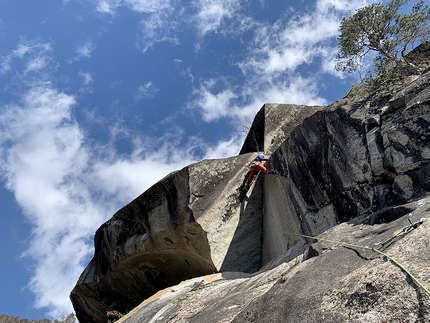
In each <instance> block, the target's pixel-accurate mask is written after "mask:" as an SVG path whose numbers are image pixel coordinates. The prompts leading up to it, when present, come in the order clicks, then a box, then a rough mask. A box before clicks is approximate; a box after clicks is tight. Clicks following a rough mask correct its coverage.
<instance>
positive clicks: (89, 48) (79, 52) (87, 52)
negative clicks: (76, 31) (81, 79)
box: [73, 41, 95, 61]
mask: <svg viewBox="0 0 430 323" xmlns="http://www.w3.org/2000/svg"><path fill="white" fill-rule="evenodd" d="M94 49H95V44H94V43H93V42H92V41H86V42H85V43H82V44H79V45H76V46H75V49H74V53H75V57H74V58H73V61H79V60H81V59H82V58H90V57H91V54H92V52H93V50H94Z"/></svg>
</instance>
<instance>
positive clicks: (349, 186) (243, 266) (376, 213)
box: [71, 45, 430, 323]
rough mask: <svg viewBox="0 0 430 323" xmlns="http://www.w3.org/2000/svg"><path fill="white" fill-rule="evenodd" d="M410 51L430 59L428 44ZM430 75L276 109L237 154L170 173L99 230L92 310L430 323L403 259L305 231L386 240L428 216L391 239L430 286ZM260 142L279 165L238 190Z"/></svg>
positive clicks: (90, 289)
mask: <svg viewBox="0 0 430 323" xmlns="http://www.w3.org/2000/svg"><path fill="white" fill-rule="evenodd" d="M426 53H427V54H428V55H426ZM411 55H412V56H413V57H415V59H417V60H418V61H419V62H421V61H422V62H424V63H422V64H421V65H422V66H424V68H427V67H426V66H428V64H427V63H426V62H427V61H425V59H426V58H427V57H430V50H429V47H428V46H427V45H426V46H422V47H420V48H419V49H418V50H416V51H414V52H413V53H412V54H411ZM414 55H415V56H414ZM416 62H417V61H416ZM426 64H427V65H426ZM429 85H430V72H429V71H427V72H424V73H423V74H422V75H420V76H409V77H406V78H405V79H404V81H403V84H398V85H395V86H392V87H391V89H390V91H386V90H377V91H374V92H372V93H366V94H362V95H356V96H355V97H351V96H347V97H346V98H345V99H343V100H340V101H338V102H336V103H334V104H332V105H330V106H327V107H306V106H297V105H283V104H266V105H265V106H263V108H262V109H261V110H260V112H259V113H258V114H257V115H256V118H255V120H254V123H253V124H252V127H251V129H250V131H249V134H248V136H247V138H246V139H245V142H244V145H243V147H242V150H241V153H240V154H239V155H238V156H236V157H231V158H227V159H220V160H205V161H202V162H200V163H197V164H192V165H189V166H188V167H185V168H184V169H182V170H180V171H178V172H175V173H172V174H170V175H169V176H167V177H165V178H164V179H162V180H161V181H160V182H158V183H157V184H155V185H154V186H153V187H151V188H150V189H148V190H147V191H146V192H144V193H143V194H142V195H141V196H139V197H138V198H136V199H135V200H134V201H132V202H131V203H130V204H128V205H127V206H125V207H124V208H122V209H121V210H119V211H118V212H117V213H116V214H115V215H114V216H113V217H112V219H111V220H109V221H108V222H106V223H105V224H103V225H102V226H101V227H100V229H99V230H98V231H97V233H96V236H95V255H94V258H93V260H92V261H91V262H90V264H89V265H88V266H87V268H86V269H85V271H84V272H83V273H82V275H81V277H80V279H79V281H78V282H77V285H76V287H75V288H74V290H73V291H72V293H71V299H72V302H73V305H74V308H75V310H76V315H77V317H78V319H79V321H80V322H81V323H87V322H88V323H89V322H100V323H101V322H106V321H107V319H106V312H107V311H111V310H116V311H119V312H122V313H126V312H128V311H130V310H132V309H133V308H135V307H136V306H137V305H138V307H137V308H136V309H135V310H133V312H131V313H130V314H129V315H127V316H125V317H124V318H122V320H123V322H129V323H131V322H151V323H154V322H319V321H324V322H342V321H345V322H346V321H348V320H350V321H351V322H362V321H363V322H366V321H367V322H382V321H386V322H425V321H426V320H430V317H429V311H428V308H429V305H430V303H429V296H428V294H426V293H425V292H423V289H422V288H420V287H417V285H416V284H415V283H414V282H413V281H412V280H411V278H410V277H409V276H408V275H406V274H405V273H404V272H403V271H402V270H400V269H399V268H398V267H397V266H395V265H394V264H393V263H391V262H390V261H386V259H384V258H382V257H381V256H380V255H379V254H375V253H374V252H372V251H370V250H362V249H360V248H358V247H352V246H349V247H342V246H336V244H333V243H328V242H323V241H320V242H318V243H315V241H313V240H311V239H308V238H304V237H303V235H309V236H316V235H320V234H321V237H324V238H325V239H329V240H334V241H344V242H348V243H352V244H358V245H363V246H374V245H375V244H377V246H380V245H379V244H378V243H382V242H384V241H387V239H390V238H392V237H394V236H396V234H398V233H399V232H402V229H403V228H405V227H406V226H408V225H409V224H410V223H411V222H417V223H418V222H419V220H420V219H421V218H423V219H424V220H423V221H421V222H419V223H418V224H416V225H415V226H414V227H411V228H410V229H408V230H410V231H408V232H407V234H406V235H404V236H403V235H401V236H398V237H396V238H393V239H392V240H389V241H390V243H386V244H385V245H384V248H383V250H384V252H387V253H389V254H390V255H392V256H393V257H395V258H397V259H398V260H399V261H400V262H402V264H403V265H405V266H406V267H408V268H411V270H412V271H413V272H414V273H415V275H417V277H419V279H420V280H421V281H422V282H423V283H424V285H427V286H429V285H430V276H429V275H430V269H429V266H430V259H429V253H428V252H427V251H428V250H427V249H428V247H429V243H428V241H430V240H429V238H430V237H429V223H428V219H427V218H428V216H429V212H430V204H429V203H430V201H429V192H430V106H429V102H430V99H429V97H430V90H429V88H430V87H429ZM259 151H261V152H265V153H266V155H268V156H269V155H271V158H270V163H269V169H270V170H273V173H271V174H260V175H258V176H257V177H256V180H255V181H254V182H253V184H252V185H251V188H250V190H249V191H248V192H247V194H246V196H245V197H244V198H243V199H242V198H239V191H238V188H239V186H240V185H241V184H242V182H243V181H244V179H245V178H246V175H247V172H248V170H249V162H250V161H251V160H252V159H253V158H254V156H255V153H256V152H259ZM311 243H313V244H312V245H310V244H311ZM189 279H191V280H189ZM180 282H182V283H181V284H180V285H176V284H178V283H180ZM166 288H167V289H166ZM154 294H155V295H154ZM145 299H146V300H145ZM144 300H145V301H144ZM142 301H144V302H143V303H141V302H142ZM139 304H140V305H139ZM381 320H382V321H381Z"/></svg>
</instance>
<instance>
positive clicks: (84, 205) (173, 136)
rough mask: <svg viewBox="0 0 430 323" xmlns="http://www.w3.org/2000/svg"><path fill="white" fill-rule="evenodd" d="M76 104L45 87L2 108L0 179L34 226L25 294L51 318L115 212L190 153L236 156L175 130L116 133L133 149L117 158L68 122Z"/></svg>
mask: <svg viewBox="0 0 430 323" xmlns="http://www.w3.org/2000/svg"><path fill="white" fill-rule="evenodd" d="M76 103H77V102H76V98H75V97H74V96H71V95H68V94H66V93H63V92H61V91H59V90H57V89H55V88H53V87H52V86H51V85H50V84H46V83H45V84H40V85H39V86H34V87H32V88H30V89H29V90H28V91H27V92H26V93H24V94H23V96H22V100H21V101H20V103H19V104H15V105H7V106H2V107H0V111H1V113H0V164H1V168H0V170H1V172H0V174H1V176H2V178H3V180H4V182H5V185H6V187H7V188H8V189H9V190H11V191H12V192H13V193H14V195H15V198H16V201H17V203H18V204H19V205H20V206H21V207H22V209H23V211H24V213H25V215H26V216H27V217H28V219H29V221H30V222H31V223H32V226H33V230H32V232H33V234H32V236H31V240H30V248H29V250H28V251H27V252H26V253H25V254H24V256H26V257H30V258H32V260H33V261H34V262H35V266H34V272H33V277H32V279H31V282H30V289H31V290H32V292H33V293H34V294H35V299H36V304H35V306H36V307H37V308H42V307H43V308H48V309H49V311H50V315H52V317H59V315H60V314H62V313H69V312H70V311H71V310H72V309H71V304H70V301H69V298H68V296H69V293H70V291H71V289H72V288H73V286H74V284H75V283H76V281H77V279H78V277H79V275H80V273H81V272H82V270H83V268H84V267H85V266H86V265H87V263H88V261H89V259H90V257H91V256H92V253H93V245H92V244H93V241H92V239H91V237H92V235H93V234H94V232H95V230H96V229H97V228H98V227H99V226H100V225H101V224H102V223H103V222H104V221H105V220H107V219H108V218H110V217H111V216H112V215H113V214H114V212H115V211H116V210H117V209H118V208H119V207H121V206H123V205H125V204H126V203H127V202H129V201H131V200H132V199H133V198H135V197H136V196H138V195H139V194H140V193H142V192H143V191H144V190H145V189H147V188H148V187H149V186H150V185H152V184H153V183H155V182H156V181H157V180H159V179H160V178H162V177H164V176H165V175H167V174H168V173H170V172H171V171H174V170H178V169H180V168H182V167H184V166H186V165H188V164H190V163H193V162H197V159H196V157H194V156H193V151H194V150H195V149H199V150H200V151H203V152H204V157H208V156H209V157H211V158H216V157H225V156H229V155H231V154H232V153H237V151H238V150H237V149H238V148H237V147H238V140H237V138H235V137H234V138H232V139H230V140H226V141H225V142H224V141H223V142H220V144H219V145H215V146H211V145H207V144H205V143H203V142H201V141H195V140H191V139H190V141H189V142H188V143H185V145H182V146H181V141H182V137H183V134H182V133H181V131H178V130H175V131H173V132H172V133H167V134H166V135H165V136H164V137H163V138H146V139H145V138H144V137H139V136H137V135H131V133H132V132H131V131H126V130H119V131H122V135H123V136H128V137H129V139H130V140H131V141H132V143H133V147H134V148H133V152H132V153H131V154H130V155H126V156H124V155H118V154H117V153H116V151H115V149H114V145H113V144H112V145H110V144H107V145H103V146H99V145H96V144H90V143H91V141H90V140H88V139H87V138H86V133H85V131H84V130H83V129H82V128H81V127H80V125H79V124H78V123H77V121H76V120H75V119H74V118H73V116H72V115H73V114H72V111H73V109H74V107H75V105H76ZM114 131H115V130H114ZM116 131H118V130H116ZM113 140H115V136H114V137H113ZM179 147H183V148H179Z"/></svg>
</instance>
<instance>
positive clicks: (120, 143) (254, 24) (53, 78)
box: [0, 0, 370, 319]
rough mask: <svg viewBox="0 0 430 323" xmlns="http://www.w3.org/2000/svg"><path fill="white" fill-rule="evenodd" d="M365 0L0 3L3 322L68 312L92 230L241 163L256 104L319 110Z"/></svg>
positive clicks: (333, 94)
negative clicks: (192, 179)
mask: <svg viewBox="0 0 430 323" xmlns="http://www.w3.org/2000/svg"><path fill="white" fill-rule="evenodd" d="M369 2H370V1H366V0H352V1H342V0H318V1H310V0H306V1H304V0H294V1H287V0H286V1H267V0H194V1H181V0H43V1H35V0H9V1H7V0H3V1H1V2H0V43H1V46H0V84H1V87H0V180H1V185H0V199H1V211H0V219H1V223H2V225H1V226H0V233H1V237H2V243H1V247H0V256H1V259H2V266H1V267H0V268H1V269H0V270H1V272H0V277H1V278H0V279H1V281H0V286H2V287H1V289H0V293H1V295H0V299H1V302H0V313H1V314H8V315H15V316H19V317H21V318H27V319H41V318H45V317H49V318H59V317H61V316H62V315H65V314H68V313H70V312H71V311H72V307H71V303H70V301H69V293H70V291H71V289H72V288H73V287H74V285H75V283H76V281H77V279H78V277H79V275H80V273H81V272H82V270H83V268H84V267H85V266H86V264H87V263H88V261H89V260H90V259H91V258H92V255H93V241H92V239H93V234H94V232H95V230H96V229H97V228H98V227H99V226H100V225H101V224H102V223H103V222H104V221H106V220H107V219H109V218H110V217H111V216H112V215H113V214H114V213H115V212H116V211H117V210H118V209H119V208H120V207H122V206H123V205H125V204H127V203H128V202H129V201H131V200H132V199H133V198H135V197H136V196H138V195H139V194H140V193H142V192H143V191H144V190H146V189H147V188H148V187H149V186H151V185H152V184H153V183H155V182H156V181H157V180H159V179H161V178H162V177H164V176H165V175H166V174H168V173H170V172H171V171H174V170H177V169H180V168H182V167H183V166H185V165H188V164H190V163H193V162H198V161H200V160H202V159H207V158H222V157H229V156H233V155H236V154H237V153H238V152H239V149H240V147H241V145H242V142H243V138H244V136H245V133H244V131H243V128H244V127H246V126H248V125H249V124H250V122H251V120H252V118H253V117H254V115H255V113H256V112H257V111H258V110H259V109H260V108H261V106H262V105H263V104H264V103H295V104H305V105H320V104H329V103H331V102H333V101H335V100H337V99H340V98H342V97H343V96H344V94H345V91H347V90H348V89H349V88H350V84H351V82H353V81H354V80H353V79H350V78H345V76H344V75H340V74H338V73H335V71H334V69H333V66H334V57H335V55H336V53H337V50H336V36H337V30H338V25H339V22H340V20H341V18H342V16H344V15H345V14H346V13H347V12H348V11H350V10H355V9H356V8H358V7H362V6H364V5H366V4H367V3H369Z"/></svg>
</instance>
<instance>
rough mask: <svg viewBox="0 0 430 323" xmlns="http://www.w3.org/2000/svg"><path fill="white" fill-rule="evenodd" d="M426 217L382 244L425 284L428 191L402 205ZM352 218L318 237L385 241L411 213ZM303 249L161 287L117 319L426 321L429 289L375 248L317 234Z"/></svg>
mask: <svg viewBox="0 0 430 323" xmlns="http://www.w3.org/2000/svg"><path fill="white" fill-rule="evenodd" d="M404 208H406V209H408V210H410V211H411V212H410V213H409V216H410V218H411V219H412V220H413V221H418V220H419V219H420V218H421V217H423V216H424V217H425V220H424V221H423V222H422V224H421V225H417V227H416V228H415V229H411V230H410V231H409V232H408V233H407V234H406V235H405V236H403V237H397V238H396V239H393V241H391V242H390V243H388V244H387V245H386V246H385V249H383V250H384V252H385V253H387V254H388V255H390V256H391V257H393V258H394V259H396V260H397V261H399V262H400V263H401V264H402V265H403V266H404V267H405V268H407V269H408V270H409V271H410V272H411V273H413V274H414V275H415V276H416V277H417V278H418V279H419V280H420V281H421V282H422V283H423V284H424V285H426V286H429V285H430V254H429V253H428V252H427V251H428V247H429V241H430V219H429V217H428V216H429V208H430V198H429V197H427V198H424V199H421V200H419V201H416V202H413V203H410V204H408V205H405V206H404ZM367 221H368V218H366V217H361V218H357V219H355V222H354V223H342V224H340V225H338V226H336V227H334V228H332V229H329V230H327V231H326V232H325V233H324V234H322V235H321V236H320V238H324V239H331V240H334V241H341V242H345V243H349V244H356V245H361V246H364V247H365V246H374V247H380V242H384V241H387V239H388V238H391V237H394V236H395V235H396V233H398V232H399V231H401V229H403V228H404V227H406V226H408V225H409V221H408V219H407V217H406V216H403V217H400V218H399V219H397V220H394V221H391V222H385V223H381V224H373V225H370V224H367V223H366V222H367ZM312 246H313V248H312V249H313V256H311V257H306V256H305V255H300V256H298V257H297V258H295V259H293V260H292V261H290V262H282V263H280V264H278V265H277V266H275V267H273V268H272V269H267V268H265V269H264V268H263V269H262V270H261V271H259V272H257V273H254V274H245V273H231V272H223V273H218V274H214V275H209V276H205V277H198V278H194V279H191V280H188V281H185V282H182V283H181V284H179V285H177V286H172V287H169V288H167V289H165V290H163V291H160V292H159V293H157V294H156V295H154V296H153V297H151V298H149V299H148V300H146V301H144V302H143V303H142V304H140V305H139V306H138V307H136V308H135V309H134V310H133V311H132V312H130V313H129V314H128V315H126V316H124V317H123V318H122V319H121V320H120V321H119V322H118V323H137V322H139V323H149V322H151V323H154V322H169V323H185V322H189V323H200V322H234V323H243V322H255V323H260V322H261V323H266V322H303V323H314V322H328V323H337V322H372V320H373V321H374V322H399V323H400V322H427V321H428V320H430V311H429V305H430V296H429V295H428V294H426V293H425V291H424V290H423V289H421V288H419V287H418V286H417V285H416V284H414V283H413V282H412V281H411V279H410V277H409V276H408V275H407V274H405V273H404V272H403V271H402V270H401V269H400V268H399V267H397V266H396V265H395V264H393V263H392V262H390V261H388V260H387V259H385V258H384V257H382V256H381V255H379V254H378V253H376V252H372V251H370V250H363V249H360V248H358V247H353V246H348V247H344V246H342V245H339V244H336V243H332V242H327V241H319V242H316V243H314V244H313V245H312Z"/></svg>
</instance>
